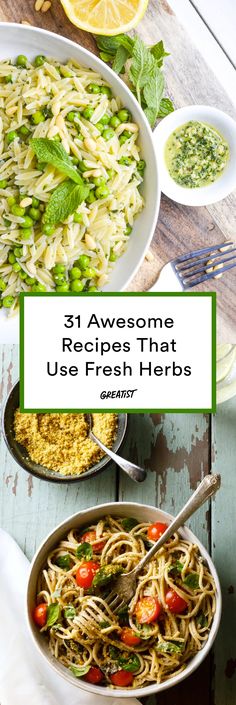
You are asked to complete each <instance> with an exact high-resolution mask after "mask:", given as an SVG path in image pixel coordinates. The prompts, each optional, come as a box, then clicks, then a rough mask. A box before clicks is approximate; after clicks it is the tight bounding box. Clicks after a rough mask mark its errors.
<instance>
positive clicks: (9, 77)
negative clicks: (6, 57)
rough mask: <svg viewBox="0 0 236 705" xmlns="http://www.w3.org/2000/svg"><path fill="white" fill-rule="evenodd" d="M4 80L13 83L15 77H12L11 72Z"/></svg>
mask: <svg viewBox="0 0 236 705" xmlns="http://www.w3.org/2000/svg"><path fill="white" fill-rule="evenodd" d="M4 81H5V83H13V77H12V74H11V73H9V74H8V75H7V76H5V79H4Z"/></svg>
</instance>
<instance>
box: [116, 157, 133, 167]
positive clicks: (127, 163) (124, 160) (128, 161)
mask: <svg viewBox="0 0 236 705" xmlns="http://www.w3.org/2000/svg"><path fill="white" fill-rule="evenodd" d="M119 164H124V165H125V166H130V165H131V164H133V159H131V157H121V159H119Z"/></svg>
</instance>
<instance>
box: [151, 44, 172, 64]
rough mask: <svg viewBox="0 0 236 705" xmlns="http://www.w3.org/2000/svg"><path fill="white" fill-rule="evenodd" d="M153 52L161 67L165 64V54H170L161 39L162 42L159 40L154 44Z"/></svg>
mask: <svg viewBox="0 0 236 705" xmlns="http://www.w3.org/2000/svg"><path fill="white" fill-rule="evenodd" d="M150 51H151V54H152V55H153V56H154V59H156V62H157V64H158V66H159V67H161V66H162V64H163V59H164V58H165V56H170V54H169V53H168V51H165V47H164V43H163V41H162V39H161V41H160V42H157V44H153V46H152V47H151V49H150Z"/></svg>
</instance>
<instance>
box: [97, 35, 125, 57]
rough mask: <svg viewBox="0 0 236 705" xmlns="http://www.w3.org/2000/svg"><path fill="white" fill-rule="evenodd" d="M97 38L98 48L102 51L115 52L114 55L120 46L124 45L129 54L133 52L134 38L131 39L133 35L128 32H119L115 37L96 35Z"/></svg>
mask: <svg viewBox="0 0 236 705" xmlns="http://www.w3.org/2000/svg"><path fill="white" fill-rule="evenodd" d="M95 40H96V44H97V47H98V49H100V51H105V52H106V53H108V54H113V56H115V53H116V51H117V49H118V47H119V46H123V47H124V48H125V49H126V50H127V51H128V53H129V54H132V51H133V45H134V40H133V39H131V37H129V36H128V35H127V34H117V35H116V36H114V37H105V36H103V35H99V36H96V35H95Z"/></svg>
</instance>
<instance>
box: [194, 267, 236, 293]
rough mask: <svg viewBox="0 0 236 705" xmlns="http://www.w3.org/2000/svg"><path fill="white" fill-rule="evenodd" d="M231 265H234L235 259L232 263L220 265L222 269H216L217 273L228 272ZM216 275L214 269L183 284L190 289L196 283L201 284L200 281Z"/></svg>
mask: <svg viewBox="0 0 236 705" xmlns="http://www.w3.org/2000/svg"><path fill="white" fill-rule="evenodd" d="M233 267H236V261H235V262H234V263H233V264H228V265H227V267H222V269H219V270H217V271H218V274H224V272H228V270H229V269H233ZM216 275H217V272H216V271H213V272H209V274H205V275H204V276H203V277H199V279H194V281H192V282H188V283H187V282H186V284H184V282H183V285H184V288H185V289H191V288H192V287H193V286H197V284H202V282H205V281H207V280H208V279H213V278H214V277H215V276H216Z"/></svg>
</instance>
